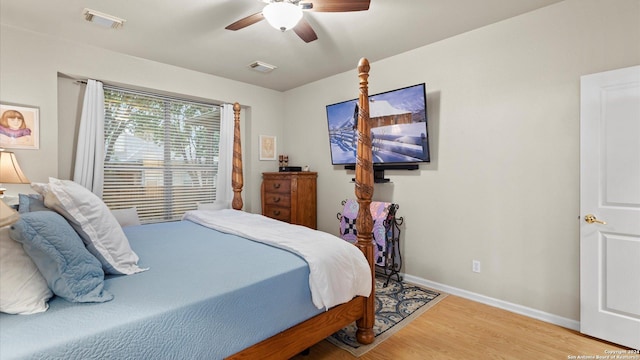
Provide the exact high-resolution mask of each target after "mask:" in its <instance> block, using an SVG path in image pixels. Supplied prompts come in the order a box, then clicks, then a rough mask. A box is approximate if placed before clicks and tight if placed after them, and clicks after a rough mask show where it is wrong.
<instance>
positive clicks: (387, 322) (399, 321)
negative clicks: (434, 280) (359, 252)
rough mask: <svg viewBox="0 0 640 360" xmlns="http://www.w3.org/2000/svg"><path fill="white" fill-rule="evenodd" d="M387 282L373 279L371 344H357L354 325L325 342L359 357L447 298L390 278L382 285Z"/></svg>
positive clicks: (443, 294) (444, 295)
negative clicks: (374, 295) (372, 337)
mask: <svg viewBox="0 0 640 360" xmlns="http://www.w3.org/2000/svg"><path fill="white" fill-rule="evenodd" d="M386 281H387V278H386V277H381V276H376V301H375V311H376V318H375V323H374V325H373V332H374V334H375V337H376V338H375V340H374V341H373V343H371V344H369V345H362V344H360V343H358V341H357V340H356V324H355V323H353V324H351V325H349V326H347V327H345V328H343V329H342V330H339V331H338V332H336V333H335V334H333V335H331V336H330V337H328V338H327V339H326V340H327V341H329V342H330V343H332V344H333V345H335V346H337V347H339V348H341V349H344V350H346V351H348V352H350V353H351V354H353V355H354V356H361V355H363V354H364V353H366V352H367V351H369V350H371V349H373V348H374V347H376V346H377V345H379V344H380V343H381V342H383V341H384V340H386V339H387V338H389V337H390V336H391V335H393V334H394V333H396V332H397V331H398V330H400V329H402V328H403V327H404V326H406V325H407V324H408V323H410V322H411V320H413V319H415V318H416V317H418V316H420V315H421V314H423V313H424V312H425V311H427V310H428V309H429V308H431V307H432V306H433V305H435V304H436V303H438V302H439V301H440V300H442V299H444V298H445V297H446V296H447V294H445V293H442V292H437V291H435V290H431V289H425V288H422V287H419V286H416V285H413V284H409V283H406V282H402V281H397V280H395V279H391V280H390V281H389V283H388V285H387V286H384V285H385V282H386Z"/></svg>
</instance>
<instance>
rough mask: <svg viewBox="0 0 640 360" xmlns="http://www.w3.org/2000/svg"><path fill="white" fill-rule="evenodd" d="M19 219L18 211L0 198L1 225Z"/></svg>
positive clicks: (9, 223)
mask: <svg viewBox="0 0 640 360" xmlns="http://www.w3.org/2000/svg"><path fill="white" fill-rule="evenodd" d="M18 219H19V215H18V212H17V211H15V210H13V209H12V208H10V207H9V206H8V205H7V204H5V203H4V201H2V200H0V227H3V226H7V225H11V224H13V223H14V222H16V221H18Z"/></svg>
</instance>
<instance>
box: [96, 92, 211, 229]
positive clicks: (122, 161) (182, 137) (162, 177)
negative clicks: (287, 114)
mask: <svg viewBox="0 0 640 360" xmlns="http://www.w3.org/2000/svg"><path fill="white" fill-rule="evenodd" d="M104 97H105V124H104V138H105V163H104V189H103V195H102V197H103V200H104V202H105V203H106V204H107V205H108V206H109V208H111V209H123V208H130V207H136V208H137V209H138V215H139V216H140V221H141V222H143V223H151V222H161V221H172V220H179V219H180V218H181V217H182V214H183V213H184V212H185V211H187V210H193V209H196V207H197V203H199V202H202V203H210V202H213V201H214V200H215V198H216V174H217V172H218V150H219V148H218V144H219V139H220V107H219V106H217V105H213V104H204V103H197V102H193V101H188V100H182V99H174V98H169V97H165V96H159V95H154V94H148V93H142V92H137V91H132V90H127V89H122V88H116V87H111V86H108V85H105V86H104Z"/></svg>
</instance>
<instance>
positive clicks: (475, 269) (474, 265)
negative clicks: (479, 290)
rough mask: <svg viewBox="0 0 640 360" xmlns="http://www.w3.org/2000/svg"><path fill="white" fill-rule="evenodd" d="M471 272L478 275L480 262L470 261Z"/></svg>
mask: <svg viewBox="0 0 640 360" xmlns="http://www.w3.org/2000/svg"><path fill="white" fill-rule="evenodd" d="M471 271H473V272H475V273H479V272H480V261H478V260H472V261H471Z"/></svg>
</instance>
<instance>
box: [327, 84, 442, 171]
mask: <svg viewBox="0 0 640 360" xmlns="http://www.w3.org/2000/svg"><path fill="white" fill-rule="evenodd" d="M425 94H426V93H425V84H418V85H414V86H409V87H406V88H402V89H398V90H393V91H389V92H385V93H381V94H376V95H371V96H369V117H370V119H371V137H372V150H373V161H374V163H375V164H402V163H419V162H428V161H429V160H430V157H429V137H428V133H427V111H426V108H427V106H426V95H425ZM357 109H358V100H357V99H354V100H349V101H344V102H340V103H337V104H332V105H327V122H328V126H329V143H330V145H331V163H332V164H333V165H352V164H355V162H356V147H357V132H356V126H357V125H356V121H357V117H358V113H357Z"/></svg>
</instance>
